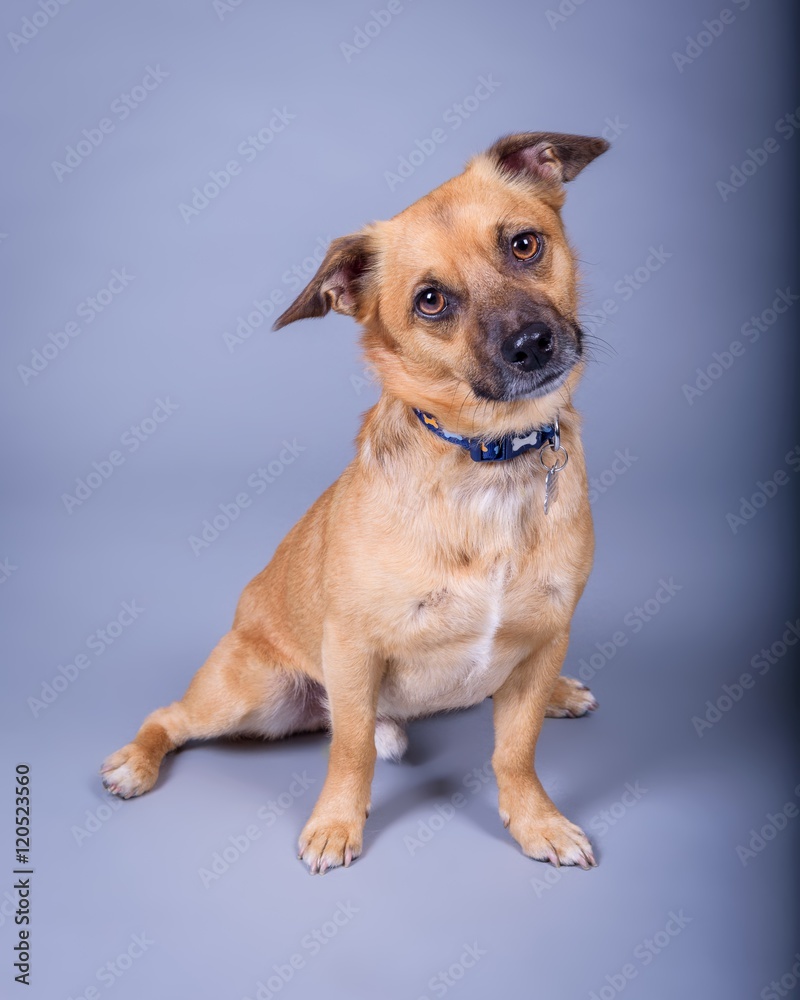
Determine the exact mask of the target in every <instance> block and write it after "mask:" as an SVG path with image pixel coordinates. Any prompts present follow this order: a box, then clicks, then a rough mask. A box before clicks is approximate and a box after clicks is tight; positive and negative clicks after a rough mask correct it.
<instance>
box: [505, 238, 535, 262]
mask: <svg viewBox="0 0 800 1000" xmlns="http://www.w3.org/2000/svg"><path fill="white" fill-rule="evenodd" d="M540 246H541V244H540V243H539V237H538V236H537V235H536V233H519V234H518V235H517V236H515V237H514V239H513V240H512V241H511V252H512V253H513V254H514V256H515V257H516V258H517V260H533V258H534V257H535V256H536V255H537V254H538V253H539V247H540Z"/></svg>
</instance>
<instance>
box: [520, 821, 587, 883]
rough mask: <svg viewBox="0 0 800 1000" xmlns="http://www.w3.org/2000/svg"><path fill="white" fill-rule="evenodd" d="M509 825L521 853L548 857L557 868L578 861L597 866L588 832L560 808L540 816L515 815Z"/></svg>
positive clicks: (542, 858)
mask: <svg viewBox="0 0 800 1000" xmlns="http://www.w3.org/2000/svg"><path fill="white" fill-rule="evenodd" d="M506 825H507V826H508V828H509V831H510V833H511V835H512V837H513V838H514V839H515V840H516V841H517V843H518V844H519V845H520V847H521V848H522V853H523V854H526V855H527V856H528V857H529V858H534V859H535V860H536V861H549V862H550V864H552V865H555V866H556V868H559V867H561V865H579V866H580V867H581V868H584V869H586V870H588V869H589V868H594V867H596V866H597V862H596V861H595V859H594V853H593V852H592V845H591V844H590V843H589V839H588V837H587V836H586V834H585V833H584V832H583V830H581V828H580V827H579V826H575V824H574V823H570V821H569V820H568V819H567V818H566V816H562V815H561V813H559V812H556V813H550V814H547V815H545V816H542V817H541V818H533V817H524V818H522V819H515V818H514V817H513V816H512V817H511V819H510V821H509V822H508V823H506Z"/></svg>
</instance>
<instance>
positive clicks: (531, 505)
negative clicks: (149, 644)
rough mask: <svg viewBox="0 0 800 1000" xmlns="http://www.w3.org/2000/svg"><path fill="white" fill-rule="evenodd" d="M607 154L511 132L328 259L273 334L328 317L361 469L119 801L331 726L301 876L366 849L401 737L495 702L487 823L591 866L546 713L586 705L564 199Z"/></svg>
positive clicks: (575, 374) (139, 743)
mask: <svg viewBox="0 0 800 1000" xmlns="http://www.w3.org/2000/svg"><path fill="white" fill-rule="evenodd" d="M607 148H608V143H607V142H606V141H605V140H603V139H599V138H591V137H586V136H577V135H565V134H558V133H543V132H526V133H520V134H515V135H509V136H506V137H504V138H502V139H500V140H498V141H497V142H496V143H495V144H494V145H493V146H491V147H490V148H489V149H488V150H487V151H486V152H484V153H482V154H480V155H478V156H476V157H474V158H473V159H472V160H470V162H469V163H468V164H467V166H466V168H465V169H464V171H463V172H462V173H461V174H459V175H458V176H456V177H454V178H452V179H451V180H448V181H447V182H446V183H444V184H442V185H441V186H440V187H438V188H436V189H435V190H433V191H432V192H431V193H430V194H428V195H426V196H425V197H423V198H421V199H420V200H419V201H417V202H415V203H414V204H412V205H411V206H410V207H409V208H407V209H405V211H403V212H401V213H400V214H399V215H396V216H395V217H394V218H392V219H390V220H389V221H386V222H376V223H372V224H370V225H367V226H365V227H364V228H363V229H361V230H360V231H359V232H356V233H354V234H352V235H349V236H344V237H341V238H339V239H335V240H333V242H332V243H331V244H330V247H329V249H328V251H327V254H326V256H325V258H324V260H323V261H322V263H321V265H320V267H319V270H318V271H317V273H316V274H315V276H314V277H313V279H312V280H311V281H310V282H309V284H308V286H307V287H306V288H305V289H304V290H303V291H302V292H301V293H300V295H299V296H298V297H297V299H296V300H295V301H294V302H293V303H292V305H291V306H290V307H289V308H288V309H287V310H286V312H284V313H283V315H282V316H280V318H279V319H278V320H277V321H276V323H275V326H274V329H276V330H278V329H281V328H283V327H285V326H287V325H288V324H290V323H294V322H296V321H297V320H302V319H308V318H310V317H321V316H324V315H325V314H326V313H328V312H329V311H330V310H331V309H333V310H335V311H336V312H339V313H343V314H345V315H347V316H352V317H353V318H354V319H355V320H356V321H357V322H358V323H359V324H360V326H361V328H362V331H363V332H362V344H363V349H364V353H365V357H366V360H367V362H368V364H369V365H370V366H371V368H372V370H374V372H375V373H376V376H377V378H378V380H379V383H380V386H381V389H382V393H381V396H380V398H379V400H378V402H377V403H376V404H375V405H374V406H373V407H372V408H371V409H370V410H369V411H368V412H367V413H366V414H365V416H364V420H363V424H362V426H361V429H360V432H359V434H358V438H357V455H356V457H355V459H354V460H353V462H352V463H351V464H350V465H349V466H348V467H347V468H346V469H345V471H344V472H343V473H342V475H341V477H340V478H339V479H338V480H337V481H336V482H335V483H334V484H333V485H332V486H331V487H330V488H329V489H328V490H326V491H325V493H323V494H322V496H321V497H320V498H319V499H318V500H317V501H316V503H315V504H314V505H313V506H312V507H311V508H310V510H309V511H308V512H307V513H306V514H305V515H304V516H303V518H302V519H301V520H300V521H299V522H298V523H297V524H296V525H295V527H294V528H292V530H291V531H290V532H289V534H288V535H287V536H286V538H285V539H284V540H283V541H282V542H281V544H280V545H279V546H278V548H277V550H276V551H275V554H274V556H273V558H272V560H271V561H270V563H269V564H268V566H267V567H266V569H264V570H263V571H262V572H261V573H259V574H258V576H256V577H255V578H254V579H253V580H252V581H251V582H250V583H249V584H248V586H247V587H246V588H245V590H244V592H243V593H242V596H241V598H240V601H239V604H238V607H237V610H236V614H235V618H234V622H233V627H232V629H231V631H230V632H228V633H227V634H226V635H225V636H224V637H223V638H222V640H221V641H220V642H219V644H218V645H217V646H216V648H215V649H214V650H213V652H212V653H211V655H210V657H209V658H208V660H207V661H206V663H205V664H204V665H203V666H202V667H201V668H200V670H199V671H198V672H197V674H196V675H195V676H194V678H193V679H192V681H191V683H190V685H189V688H188V690H187V691H186V694H185V696H184V697H183V698H182V699H181V700H180V701H177V702H174V703H173V704H172V705H169V706H168V707H166V708H159V709H157V710H156V711H155V712H153V713H152V714H151V715H149V716H148V717H147V718H146V719H145V721H144V723H143V724H142V726H141V728H140V729H139V731H138V733H137V734H136V736H135V737H134V739H133V742H131V743H129V744H128V745H127V746H125V747H123V748H122V749H121V750H118V751H117V752H116V753H113V754H112V755H111V756H110V757H108V758H107V759H106V761H105V763H104V764H103V766H102V768H101V774H102V779H103V783H104V785H105V787H106V788H107V789H108V790H110V791H111V792H112V793H114V794H116V795H118V796H121V797H123V798H129V797H130V796H134V795H141V794H142V793H143V792H146V791H148V789H150V788H152V787H153V785H154V784H155V782H156V779H157V777H158V772H159V766H160V764H161V761H162V759H163V757H164V756H165V754H167V753H168V752H170V751H171V750H175V749H176V748H177V747H180V746H181V745H182V744H184V743H186V741H187V740H194V739H209V738H213V737H221V736H231V735H257V736H262V737H267V738H270V739H278V738H281V737H284V736H288V735H289V734H291V733H298V732H311V731H315V730H320V729H330V731H331V734H332V736H331V747H330V759H329V765H328V773H327V777H326V780H325V783H324V786H323V789H322V792H321V793H320V796H319V799H318V801H317V803H316V805H315V807H314V809H313V811H312V814H311V817H310V819H309V820H308V822H307V824H306V825H305V828H304V829H303V831H302V833H301V835H300V840H299V857H300V858H301V859H302V860H303V861H304V862H305V863H306V864H307V865H308V868H309V870H310V871H311V872H312V873H323V872H325V871H326V870H328V869H330V868H333V867H335V866H340V865H342V866H345V867H347V866H349V865H350V864H351V862H352V861H353V860H354V859H355V858H357V857H358V856H359V854H360V853H361V851H362V843H363V830H364V824H365V820H366V817H367V816H368V814H369V808H370V789H371V783H372V777H373V773H374V768H375V761H376V756H380V757H381V758H384V759H399V758H400V757H401V756H402V754H403V752H404V751H405V749H406V743H407V738H406V733H405V729H404V724H405V723H406V722H407V721H408V720H410V719H414V718H419V717H421V716H427V715H430V714H432V713H436V712H441V711H447V710H452V709H460V708H466V707H468V706H471V705H476V704H478V703H479V702H481V701H483V700H484V699H485V698H487V697H492V699H493V714H494V726H495V747H494V751H493V754H492V766H493V770H494V772H495V776H496V779H497V784H498V793H499V811H500V816H501V819H502V821H503V823H504V824H505V826H506V827H507V828H508V829H509V831H510V833H511V835H512V836H513V837H514V838H515V840H516V841H517V842H518V844H519V845H520V847H521V848H522V851H523V852H524V854H526V855H528V856H529V857H531V858H535V859H539V860H542V861H550V862H551V863H552V864H553V865H557V866H558V865H579V866H581V867H582V868H586V869H588V868H590V867H592V866H594V865H595V864H596V861H595V858H594V854H593V852H592V847H591V845H590V843H589V840H588V839H587V837H586V836H585V834H584V833H583V831H582V830H581V829H580V828H579V827H577V826H575V825H574V824H573V823H571V822H570V821H569V820H567V819H566V818H565V817H564V816H563V815H562V814H561V813H560V812H559V811H558V809H557V808H556V806H555V805H554V804H553V802H552V800H551V799H550V797H549V796H548V795H547V793H546V791H545V790H544V788H543V786H542V784H541V782H540V781H539V778H538V777H537V775H536V771H535V768H534V751H535V748H536V742H537V739H538V736H539V733H540V730H541V727H542V722H543V720H544V718H545V716H557V717H558V716H560V717H564V716H581V715H585V714H586V713H587V712H589V711H591V710H593V709H595V708H596V707H597V703H596V701H595V699H594V697H593V696H592V694H591V692H590V691H589V690H588V689H587V688H585V687H584V686H583V685H582V684H580V683H579V682H578V681H576V680H574V679H571V678H569V677H565V676H561V668H562V665H563V662H564V658H565V654H566V651H567V644H568V640H569V630H570V622H571V619H572V616H573V613H574V611H575V606H576V604H577V603H578V600H579V598H580V596H581V593H582V591H583V589H584V586H585V584H586V581H587V578H588V576H589V571H590V567H591V563H592V555H593V548H594V535H593V529H592V520H591V513H590V508H589V499H588V488H587V477H586V469H585V463H584V455H583V449H582V445H581V438H580V425H579V417H578V415H577V413H576V411H575V409H574V407H573V405H572V402H571V399H572V395H573V391H574V389H575V387H576V385H577V383H578V380H579V378H580V375H581V373H582V370H583V368H584V366H585V351H586V346H585V337H584V334H583V332H582V331H581V328H580V325H579V322H578V312H577V309H578V294H577V267H576V258H575V254H574V251H573V250H572V249H571V247H570V245H569V243H568V242H567V239H566V236H565V233H564V228H563V224H562V220H561V208H562V205H563V202H564V197H565V188H564V185H565V183H567V182H569V181H572V180H573V179H574V178H575V177H576V176H577V174H578V173H580V171H581V170H582V169H583V168H584V167H586V166H587V165H588V164H589V163H590V162H591V161H592V160H594V159H595V158H596V157H597V156H599V155H600V154H601V153H603V152H605V151H606V150H607Z"/></svg>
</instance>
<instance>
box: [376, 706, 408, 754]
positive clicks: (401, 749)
mask: <svg viewBox="0 0 800 1000" xmlns="http://www.w3.org/2000/svg"><path fill="white" fill-rule="evenodd" d="M375 749H376V750H377V751H378V756H379V757H380V759H381V760H394V761H397V760H400V759H401V758H402V757H403V754H404V753H405V752H406V750H407V749H408V736H407V735H406V731H405V729H404V728H403V727H402V726H401V725H400V723H399V722H395V720H394V719H387V718H386V717H385V716H379V718H378V721H377V723H376V725H375Z"/></svg>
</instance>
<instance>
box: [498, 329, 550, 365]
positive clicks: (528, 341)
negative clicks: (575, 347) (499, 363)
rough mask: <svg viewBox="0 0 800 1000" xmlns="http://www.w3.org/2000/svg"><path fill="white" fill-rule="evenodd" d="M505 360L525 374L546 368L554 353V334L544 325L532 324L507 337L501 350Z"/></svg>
mask: <svg viewBox="0 0 800 1000" xmlns="http://www.w3.org/2000/svg"><path fill="white" fill-rule="evenodd" d="M500 353H501V354H502V355H503V360H504V361H507V362H508V364H510V365H513V366H514V367H515V368H519V369H521V370H522V371H524V372H532V371H536V370H537V369H538V368H544V366H545V365H546V364H547V362H548V361H549V360H550V356H551V354H552V353H553V334H552V331H551V330H550V328H549V327H548V326H546V325H545V324H544V323H531V325H530V326H526V327H525V329H524V330H520V331H519V332H518V333H514V334H512V335H511V336H510V337H507V338H506V339H505V340H504V341H503V344H502V347H501V348H500Z"/></svg>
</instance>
